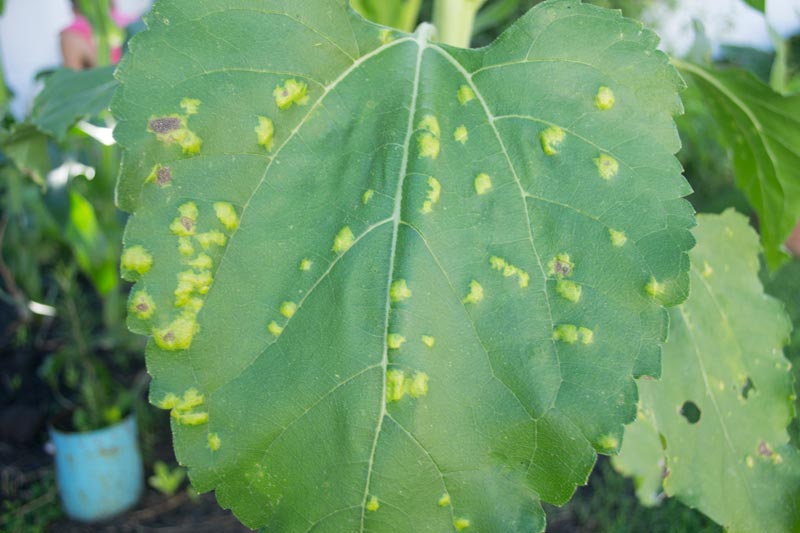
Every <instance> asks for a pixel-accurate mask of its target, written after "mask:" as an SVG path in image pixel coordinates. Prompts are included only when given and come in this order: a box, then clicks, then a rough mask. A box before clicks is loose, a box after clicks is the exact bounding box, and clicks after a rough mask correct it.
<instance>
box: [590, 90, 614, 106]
mask: <svg viewBox="0 0 800 533" xmlns="http://www.w3.org/2000/svg"><path fill="white" fill-rule="evenodd" d="M615 102H616V98H615V97H614V91H612V90H611V89H610V88H608V87H605V86H603V87H600V88H599V89H597V95H596V96H595V97H594V105H595V106H597V109H600V110H601V111H607V110H609V109H611V108H612V107H614V103H615Z"/></svg>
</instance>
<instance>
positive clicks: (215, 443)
mask: <svg viewBox="0 0 800 533" xmlns="http://www.w3.org/2000/svg"><path fill="white" fill-rule="evenodd" d="M221 446H222V439H220V438H219V434H217V433H209V434H208V449H209V450H211V451H212V452H216V451H218V450H219V449H220V447H221Z"/></svg>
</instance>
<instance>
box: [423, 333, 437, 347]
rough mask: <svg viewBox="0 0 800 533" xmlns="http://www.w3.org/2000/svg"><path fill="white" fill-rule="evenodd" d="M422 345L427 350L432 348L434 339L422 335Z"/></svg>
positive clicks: (434, 342)
mask: <svg viewBox="0 0 800 533" xmlns="http://www.w3.org/2000/svg"><path fill="white" fill-rule="evenodd" d="M422 344H424V345H425V346H427V347H428V348H433V345H434V344H436V339H435V338H433V337H431V336H430V335H423V336H422Z"/></svg>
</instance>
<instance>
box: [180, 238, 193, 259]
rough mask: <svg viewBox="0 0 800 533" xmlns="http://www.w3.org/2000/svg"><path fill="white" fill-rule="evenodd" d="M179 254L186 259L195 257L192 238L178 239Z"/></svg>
mask: <svg viewBox="0 0 800 533" xmlns="http://www.w3.org/2000/svg"><path fill="white" fill-rule="evenodd" d="M178 253H180V254H181V255H182V256H184V257H191V256H193V255H194V245H193V244H192V240H191V239H190V238H188V237H181V238H179V239H178Z"/></svg>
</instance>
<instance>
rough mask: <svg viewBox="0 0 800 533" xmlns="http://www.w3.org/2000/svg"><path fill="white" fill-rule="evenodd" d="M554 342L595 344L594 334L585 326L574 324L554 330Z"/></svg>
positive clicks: (557, 327) (562, 325)
mask: <svg viewBox="0 0 800 533" xmlns="http://www.w3.org/2000/svg"><path fill="white" fill-rule="evenodd" d="M553 340H556V341H561V342H565V343H567V344H575V343H576V342H578V341H580V342H581V344H592V343H593V342H594V332H593V331H592V330H590V329H589V328H585V327H583V326H581V327H578V326H575V325H574V324H561V325H558V326H556V327H555V328H554V329H553Z"/></svg>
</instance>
